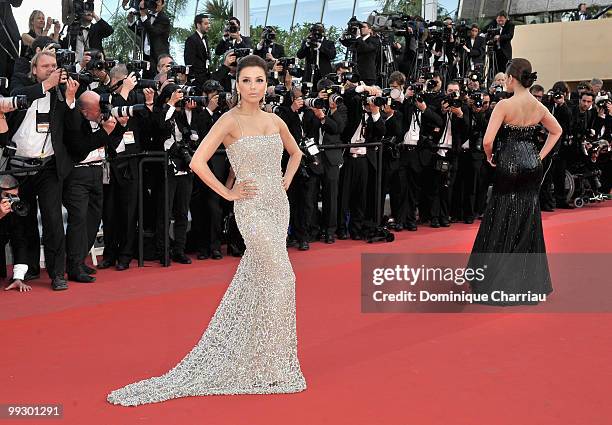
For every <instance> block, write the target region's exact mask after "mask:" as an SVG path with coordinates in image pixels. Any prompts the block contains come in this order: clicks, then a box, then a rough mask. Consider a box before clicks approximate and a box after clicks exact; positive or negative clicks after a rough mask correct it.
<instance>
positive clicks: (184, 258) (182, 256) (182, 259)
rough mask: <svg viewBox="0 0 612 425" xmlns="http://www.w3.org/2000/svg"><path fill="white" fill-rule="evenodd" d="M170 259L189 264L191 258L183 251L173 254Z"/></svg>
mask: <svg viewBox="0 0 612 425" xmlns="http://www.w3.org/2000/svg"><path fill="white" fill-rule="evenodd" d="M172 261H176V262H177V263H179V264H191V258H189V257H187V256H186V255H185V254H184V253H182V252H181V253H178V254H174V255H173V256H172Z"/></svg>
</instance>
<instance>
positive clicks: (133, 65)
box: [125, 61, 151, 73]
mask: <svg viewBox="0 0 612 425" xmlns="http://www.w3.org/2000/svg"><path fill="white" fill-rule="evenodd" d="M125 66H126V67H127V69H128V72H136V73H139V72H140V71H148V70H149V69H150V68H151V63H149V62H148V61H129V62H128V63H126V64H125Z"/></svg>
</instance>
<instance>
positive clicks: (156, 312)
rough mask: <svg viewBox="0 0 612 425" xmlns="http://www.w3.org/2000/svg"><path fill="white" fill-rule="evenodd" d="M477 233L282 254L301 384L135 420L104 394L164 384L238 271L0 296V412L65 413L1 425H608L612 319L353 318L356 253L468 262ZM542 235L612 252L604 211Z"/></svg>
mask: <svg viewBox="0 0 612 425" xmlns="http://www.w3.org/2000/svg"><path fill="white" fill-rule="evenodd" d="M477 226H478V223H475V224H474V225H464V224H456V225H453V226H452V227H451V228H450V229H430V228H427V227H422V228H421V229H420V230H419V231H418V232H416V233H409V232H402V233H399V234H397V241H396V242H394V243H392V244H375V245H368V244H365V243H362V242H353V241H338V242H337V243H336V244H335V245H332V246H327V245H324V244H320V243H315V244H312V246H311V250H310V251H309V252H306V253H302V252H298V251H296V250H291V259H292V263H293V266H294V269H295V271H296V275H297V306H298V307H297V308H298V312H297V317H298V339H299V355H300V360H301V364H302V370H303V372H304V375H305V377H306V381H307V384H308V389H307V390H306V391H305V392H302V393H298V394H291V395H274V396H253V395H249V396H214V397H196V398H193V397H192V398H186V399H177V400H172V401H168V402H165V403H162V404H154V405H147V406H140V407H137V408H126V407H120V406H112V405H110V404H107V403H106V401H105V399H106V394H107V393H108V392H109V391H110V390H113V389H116V388H119V387H121V386H123V385H125V384H128V383H131V382H133V381H136V380H138V379H142V378H146V377H150V376H153V375H158V374H161V373H164V372H166V371H167V370H168V369H170V368H171V367H173V366H174V365H175V364H176V362H177V361H178V360H180V359H181V358H182V357H183V356H184V355H185V354H186V353H187V352H188V351H189V350H190V349H191V348H192V347H193V345H194V344H195V343H196V342H197V341H198V340H199V338H200V336H201V334H202V331H203V330H204V329H205V328H206V325H207V323H208V321H209V320H210V317H211V316H212V314H213V313H214V310H215V308H216V306H217V304H218V302H219V300H220V298H221V296H222V295H223V293H224V291H225V289H226V287H227V285H228V284H229V281H230V279H231V277H232V275H233V273H234V270H235V267H236V265H237V263H238V259H234V258H226V259H224V260H222V261H213V260H206V261H194V264H192V265H190V266H182V265H173V266H172V267H171V268H170V269H162V268H160V267H159V266H157V265H150V267H145V268H143V269H138V268H137V267H135V263H132V268H131V269H130V270H129V271H127V272H123V273H119V272H115V271H104V272H100V273H98V281H97V282H96V283H94V284H90V285H87V284H78V283H71V284H70V289H69V290H68V291H64V292H60V293H54V292H52V291H51V290H50V288H49V286H48V282H47V280H40V281H36V282H34V283H33V291H32V292H31V293H27V294H20V293H17V292H14V291H12V292H10V293H9V292H2V293H0V320H1V321H0V341H2V349H1V350H0V352H1V356H2V360H1V366H0V367H1V370H2V373H1V374H0V404H2V403H11V404H12V403H15V404H37V403H57V404H62V405H63V407H64V417H63V419H61V420H55V421H53V420H46V419H40V418H39V419H37V420H23V419H20V420H7V419H0V424H8V423H17V424H28V423H31V424H44V423H62V424H92V425H94V424H113V425H114V424H164V425H166V424H167V425H174V424H176V425H188V424H231V425H242V424H248V425H257V424H283V425H284V424H291V425H293V424H307V425H321V424H334V425H338V424H341V425H344V424H346V425H356V424H367V425H378V424H380V425H392V424H398V425H399V424H402V425H404V424H420V425H424V424H427V425H429V424H440V425H450V424H453V425H457V424H470V425H475V424H495V425H503V424H512V425H517V424H520V425H527V424H537V425H545V424H555V425H559V424H564V425H565V424H567V425H570V424H572V425H574V424H576V425H603V424H608V423H610V419H609V418H610V417H611V416H612V407H611V404H610V401H609V394H610V382H612V362H611V361H610V359H611V358H612V333H611V332H610V329H611V326H612V315H610V314H530V313H498V314H362V313H361V312H360V308H361V306H360V280H359V279H360V254H361V253H362V252H393V253H401V252H469V250H470V248H471V244H472V242H473V239H474V236H475V232H476V230H477V228H478V227H477ZM544 231H545V234H546V243H547V247H548V250H549V251H550V252H593V253H606V252H612V240H611V239H610V236H609V235H610V234H612V202H608V203H606V204H599V205H589V206H587V207H585V208H583V209H581V210H574V211H560V212H555V213H548V214H546V213H545V215H544ZM601 278H602V279H604V280H605V279H608V280H609V279H610V278H609V277H607V276H602V277H601ZM555 289H558V288H555ZM554 295H555V296H556V297H562V296H563V290H562V288H561V289H559V290H556V291H555V293H554Z"/></svg>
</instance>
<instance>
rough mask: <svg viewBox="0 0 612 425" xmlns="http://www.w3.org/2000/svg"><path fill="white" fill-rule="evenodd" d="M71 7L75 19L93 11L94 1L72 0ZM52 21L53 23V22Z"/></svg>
mask: <svg viewBox="0 0 612 425" xmlns="http://www.w3.org/2000/svg"><path fill="white" fill-rule="evenodd" d="M72 7H73V10H74V16H75V18H76V19H81V17H83V15H85V14H87V13H93V11H94V2H93V0H91V1H90V0H73V2H72ZM55 22H57V21H54V22H53V23H54V24H55Z"/></svg>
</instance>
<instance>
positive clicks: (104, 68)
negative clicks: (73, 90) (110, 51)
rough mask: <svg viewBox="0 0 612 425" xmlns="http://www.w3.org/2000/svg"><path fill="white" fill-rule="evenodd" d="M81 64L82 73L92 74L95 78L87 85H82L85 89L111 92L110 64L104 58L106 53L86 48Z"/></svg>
mask: <svg viewBox="0 0 612 425" xmlns="http://www.w3.org/2000/svg"><path fill="white" fill-rule="evenodd" d="M80 66H81V71H80V73H81V74H83V73H85V74H88V75H91V77H92V79H93V81H92V82H91V83H90V84H89V85H88V86H87V87H82V89H83V90H88V89H89V90H95V91H96V92H97V93H99V94H101V93H110V82H111V78H110V76H109V69H108V68H109V64H108V63H107V62H106V59H105V58H104V53H102V52H101V51H99V50H97V49H88V50H86V51H85V53H84V54H83V58H82V60H81V62H80ZM79 94H80V93H79Z"/></svg>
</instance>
